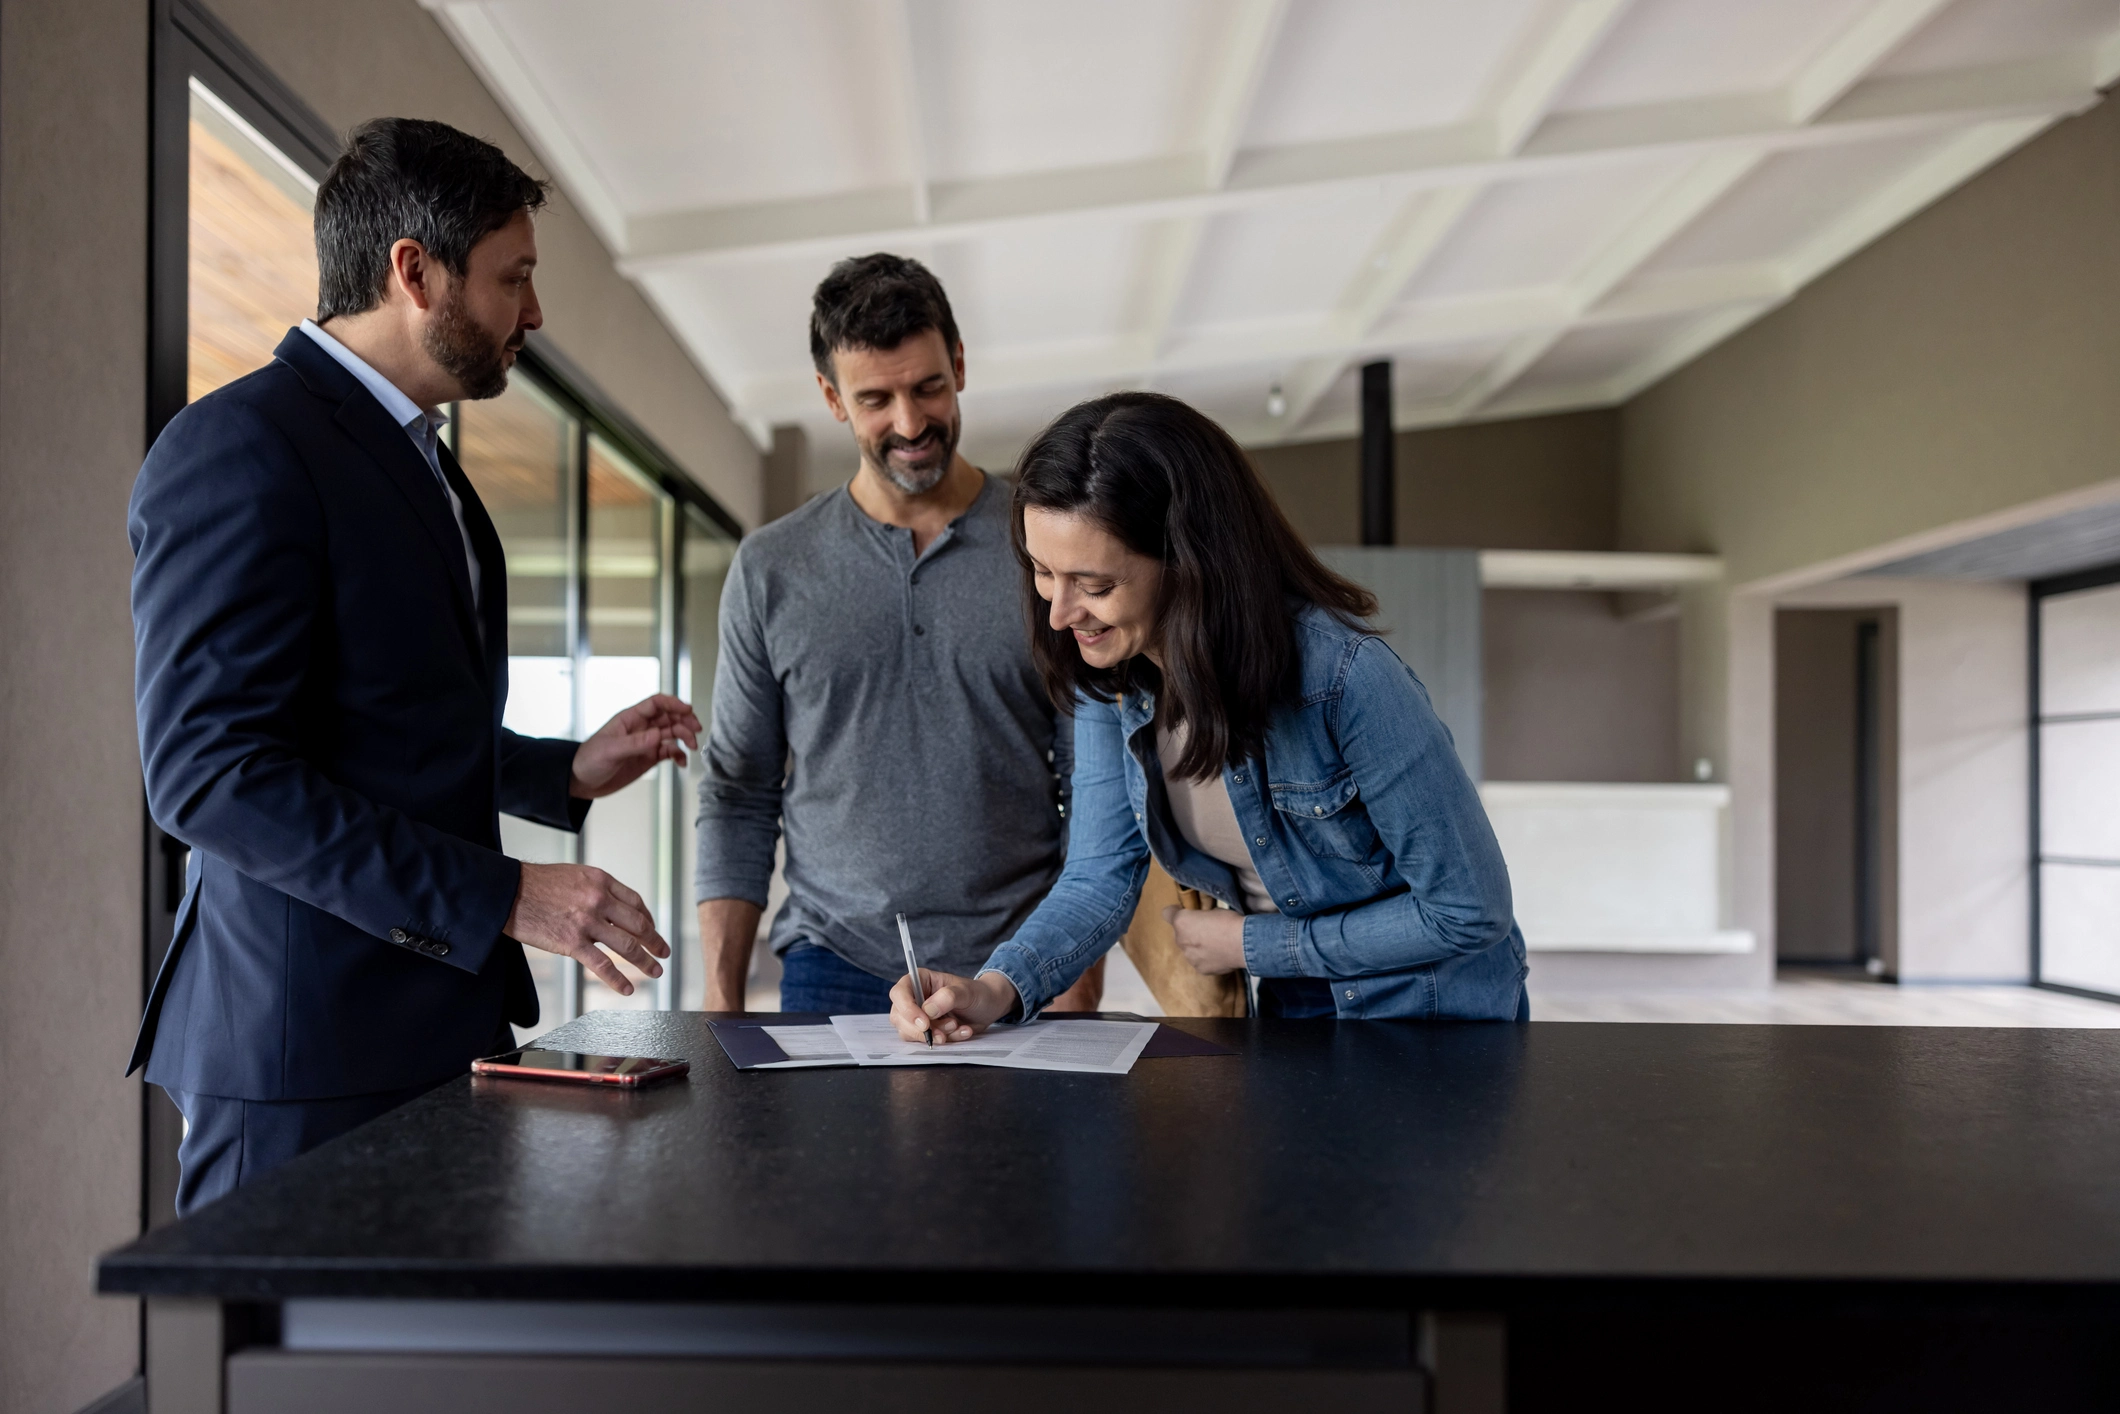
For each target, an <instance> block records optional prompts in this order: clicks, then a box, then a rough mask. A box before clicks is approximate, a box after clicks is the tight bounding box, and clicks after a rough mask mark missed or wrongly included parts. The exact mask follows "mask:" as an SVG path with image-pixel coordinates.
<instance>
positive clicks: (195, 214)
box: [185, 79, 317, 399]
mask: <svg viewBox="0 0 2120 1414" xmlns="http://www.w3.org/2000/svg"><path fill="white" fill-rule="evenodd" d="M190 170H191V207H190V212H189V226H190V232H189V234H190V246H189V270H188V280H187V287H188V293H187V296H186V305H187V314H188V318H189V338H188V347H187V350H186V359H185V382H186V386H187V395H188V396H189V397H190V398H193V399H197V398H200V397H203V396H204V395H206V394H207V393H210V392H212V391H213V390H214V389H216V388H218V387H220V386H221V385H222V384H224V383H228V382H231V381H233V380H234V379H237V378H240V377H242V376H243V375H244V374H246V373H251V372H254V371H255V370H257V369H260V368H263V367H264V366H265V365H266V364H268V363H270V362H272V351H273V350H274V349H275V348H277V347H279V343H280V340H281V339H283V338H285V337H286V335H287V331H288V329H290V328H291V327H293V326H294V325H297V324H299V323H301V322H302V321H303V320H304V319H306V318H308V317H310V316H311V315H313V314H315V313H316V307H317V253H316V242H315V239H314V236H313V234H312V229H311V223H310V209H311V207H312V206H313V205H314V203H315V197H316V183H315V182H314V181H312V180H311V179H310V178H309V176H308V175H307V174H306V173H304V172H303V171H302V170H301V169H300V168H299V167H297V166H295V165H294V163H292V162H291V161H289V160H288V159H287V158H286V157H285V156H283V155H282V154H281V153H280V151H279V150H278V149H277V148H275V147H273V146H272V144H270V143H268V142H266V141H265V139H264V138H262V137H260V136H259V135H258V134H257V132H256V130H255V129H253V128H252V127H251V126H250V125H249V124H248V123H246V122H244V121H243V120H242V118H240V117H238V116H237V115H236V113H235V112H234V110H232V109H230V108H229V107H228V106H227V105H226V104H224V103H222V102H221V100H220V99H218V98H216V97H215V96H214V94H213V91H212V90H211V89H209V88H207V87H206V86H205V85H204V84H202V83H200V82H199V81H198V80H197V79H193V80H192V81H191V161H190Z"/></svg>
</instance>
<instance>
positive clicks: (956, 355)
mask: <svg viewBox="0 0 2120 1414" xmlns="http://www.w3.org/2000/svg"><path fill="white" fill-rule="evenodd" d="M950 372H951V373H953V374H954V375H956V378H957V391H958V392H960V393H961V392H963V391H964V341H963V340H962V339H959V340H958V341H957V347H956V348H955V349H954V350H953V351H952V352H951V353H950Z"/></svg>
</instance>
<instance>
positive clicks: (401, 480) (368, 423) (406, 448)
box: [273, 329, 490, 655]
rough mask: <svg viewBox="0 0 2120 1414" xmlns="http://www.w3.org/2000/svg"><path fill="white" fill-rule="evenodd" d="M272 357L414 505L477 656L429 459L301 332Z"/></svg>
mask: <svg viewBox="0 0 2120 1414" xmlns="http://www.w3.org/2000/svg"><path fill="white" fill-rule="evenodd" d="M273 353H274V355H275V356H276V357H277V358H279V360H280V361H281V362H283V363H285V364H287V365H288V366H289V367H291V368H293V369H294V371H295V372H296V373H298V374H300V375H301V378H302V382H303V383H304V384H306V385H307V386H308V388H309V390H310V391H311V392H313V393H316V394H317V395H318V396H320V397H324V398H328V399H331V400H332V401H334V402H336V403H337V404H338V411H337V412H336V413H335V414H334V415H333V421H335V422H337V423H338V425H339V426H340V427H343V428H344V429H346V432H347V434H348V435H349V436H351V437H352V438H353V440H354V441H356V442H358V443H359V444H360V445H361V449H362V450H363V451H365V452H367V453H368V455H369V457H370V458H371V459H373V460H374V462H375V464H376V465H377V466H379V467H381V468H382V469H383V472H384V475H385V477H386V478H387V479H388V480H389V481H390V483H391V484H392V485H393V486H395V487H396V488H397V489H398V492H399V494H400V495H402V496H404V498H405V499H406V501H407V502H409V503H410V504H411V506H412V509H413V512H414V513H415V514H416V515H417V516H418V517H419V520H420V524H421V525H423V526H425V527H426V528H427V536H428V539H430V540H432V541H433V542H434V548H435V549H436V550H438V551H440V552H441V556H442V564H443V565H444V567H445V568H446V569H447V570H448V573H449V583H450V584H451V585H452V586H453V587H454V592H453V596H452V597H453V598H454V600H455V603H456V618H457V625H458V627H460V628H461V629H462V630H463V632H464V636H465V637H466V638H467V639H468V640H469V642H470V645H471V650H472V652H473V654H474V655H476V654H477V653H478V646H479V633H478V625H477V623H476V622H475V620H474V619H473V617H472V615H473V613H474V608H473V605H472V599H471V570H470V568H469V567H468V566H467V565H465V563H464V537H463V535H462V534H461V533H459V532H458V530H457V528H456V517H455V516H453V515H451V514H450V513H449V498H448V497H446V496H444V495H443V494H442V488H441V484H440V483H439V482H437V481H436V480H435V479H434V472H433V471H432V470H431V469H429V467H428V465H427V459H426V458H425V457H423V456H421V455H420V450H419V448H417V447H415V446H413V445H412V439H411V438H410V437H408V436H406V435H405V429H404V428H402V427H400V426H398V425H397V424H396V423H394V422H392V421H391V420H390V414H389V413H387V412H384V411H383V405H382V404H381V403H379V402H377V401H376V400H375V395H374V394H372V393H370V392H369V391H368V390H367V389H366V388H363V387H362V386H361V383H360V380H359V379H357V378H355V377H354V376H353V375H352V374H351V373H348V372H347V371H346V370H345V369H343V368H341V367H339V365H338V363H337V361H335V360H334V359H333V358H332V357H331V355H330V354H327V353H325V352H324V351H323V350H322V349H320V348H318V347H317V345H316V342H315V341H314V340H313V339H311V338H310V337H309V336H308V335H307V334H304V333H303V332H302V331H301V330H300V329H290V330H289V331H288V332H287V337H286V338H284V339H282V340H280V346H279V347H278V348H277V349H275V350H273ZM458 494H459V495H461V494H462V492H459V493H458ZM489 528H490V527H489Z"/></svg>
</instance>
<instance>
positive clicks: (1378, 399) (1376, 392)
mask: <svg viewBox="0 0 2120 1414" xmlns="http://www.w3.org/2000/svg"><path fill="white" fill-rule="evenodd" d="M1396 476H1397V470H1396V468H1395V467H1394V465H1393V460H1392V435H1391V362H1390V360H1388V359H1380V360H1379V361H1377V362H1375V363H1365V364H1363V365H1362V543H1363V544H1364V545H1389V544H1391V543H1392V540H1393V538H1394V536H1393V510H1392V504H1391V488H1392V482H1393V481H1394V480H1395V479H1396Z"/></svg>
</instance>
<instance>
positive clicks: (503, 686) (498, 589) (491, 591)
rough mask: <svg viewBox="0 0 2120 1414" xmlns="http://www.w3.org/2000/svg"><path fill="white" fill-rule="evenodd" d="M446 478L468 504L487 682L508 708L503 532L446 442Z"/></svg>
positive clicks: (467, 524) (466, 524)
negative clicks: (475, 563) (489, 513)
mask: <svg viewBox="0 0 2120 1414" xmlns="http://www.w3.org/2000/svg"><path fill="white" fill-rule="evenodd" d="M441 454H442V475H444V476H446V477H447V478H449V489H450V490H452V491H454V492H456V498H457V499H458V500H459V501H462V502H463V503H464V529H465V530H466V531H467V532H469V533H470V536H471V548H472V550H473V551H474V552H475V553H476V554H477V555H478V573H479V594H478V600H479V604H478V608H479V623H480V626H481V628H482V629H483V630H484V642H485V647H486V678H487V680H488V681H489V682H492V683H493V684H494V686H495V689H496V692H497V694H498V696H499V697H500V699H501V705H502V706H504V707H505V706H506V705H507V695H508V557H507V553H506V552H505V551H504V550H503V549H502V548H501V536H500V532H499V531H498V530H496V529H494V526H493V517H491V516H489V515H487V514H486V503H485V502H483V501H481V500H480V499H479V497H478V489H477V488H476V487H474V486H473V485H472V484H471V478H470V477H468V476H466V475H464V468H463V466H462V464H461V463H459V462H458V461H457V459H456V456H455V454H454V453H452V452H451V451H450V450H449V446H448V444H447V443H446V442H445V443H443V444H442V447H441Z"/></svg>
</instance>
